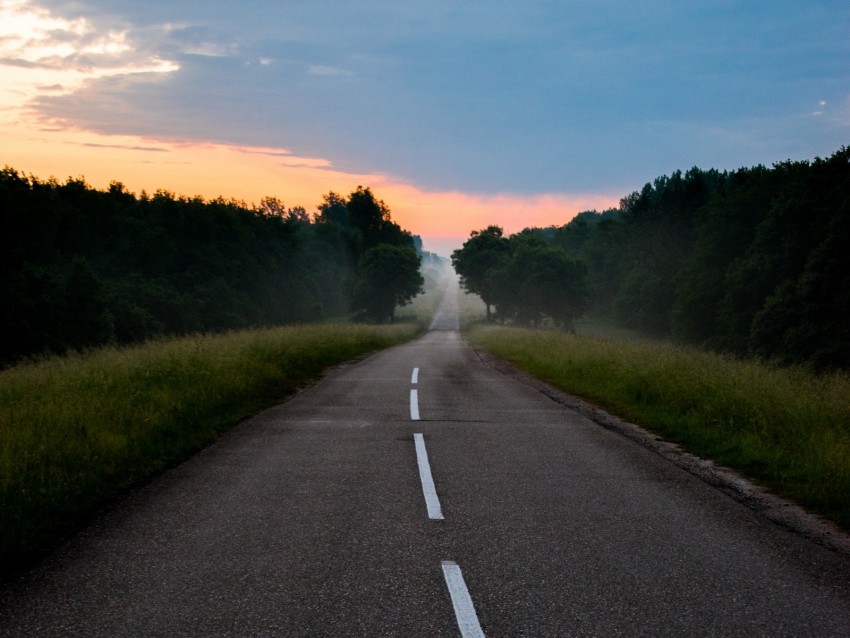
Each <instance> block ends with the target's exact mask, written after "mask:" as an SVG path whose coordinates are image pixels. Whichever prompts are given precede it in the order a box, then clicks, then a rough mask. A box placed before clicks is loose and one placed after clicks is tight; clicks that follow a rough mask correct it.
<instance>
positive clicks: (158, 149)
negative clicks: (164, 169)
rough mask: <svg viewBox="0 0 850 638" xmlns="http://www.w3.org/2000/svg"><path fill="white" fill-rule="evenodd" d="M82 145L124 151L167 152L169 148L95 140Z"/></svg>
mask: <svg viewBox="0 0 850 638" xmlns="http://www.w3.org/2000/svg"><path fill="white" fill-rule="evenodd" d="M82 146H87V147H89V148H114V149H120V150H124V151H144V152H148V153H167V152H168V149H166V148H161V147H155V146H139V145H124V144H97V143H95V142H83V143H82Z"/></svg>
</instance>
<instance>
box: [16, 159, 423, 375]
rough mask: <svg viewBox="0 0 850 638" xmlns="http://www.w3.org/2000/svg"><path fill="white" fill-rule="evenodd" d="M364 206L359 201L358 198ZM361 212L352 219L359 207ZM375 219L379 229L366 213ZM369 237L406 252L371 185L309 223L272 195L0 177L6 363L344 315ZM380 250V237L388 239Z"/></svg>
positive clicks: (327, 203) (324, 207) (404, 238)
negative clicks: (137, 189)
mask: <svg viewBox="0 0 850 638" xmlns="http://www.w3.org/2000/svg"><path fill="white" fill-rule="evenodd" d="M352 200H354V202H355V204H353V205H352V204H351V201H352ZM349 209H351V211H355V215H354V219H355V220H356V223H352V221H351V219H350V213H351V211H350V210H349ZM369 210H371V211H372V212H371V214H372V215H375V216H376V217H375V219H374V220H373V221H374V228H375V229H376V230H375V232H374V233H372V234H370V232H371V231H368V232H365V233H364V230H363V229H368V228H372V226H370V224H371V223H372V222H370V221H368V218H369V214H367V213H368V211H369ZM364 237H368V241H369V242H378V244H380V243H381V242H389V243H391V244H393V245H398V246H404V247H410V250H411V252H413V249H412V246H413V240H412V237H411V235H410V233H408V232H407V231H404V230H403V229H401V228H400V227H399V226H398V225H397V224H395V223H393V222H392V221H391V220H390V217H389V210H388V209H387V207H386V205H384V204H383V203H382V202H379V201H377V200H375V198H374V196H373V195H372V194H371V192H370V191H369V189H362V188H361V189H358V190H357V191H356V192H355V193H352V194H351V198H350V199H346V198H344V197H342V196H340V195H338V194H336V193H333V192H331V193H329V194H327V195H325V196H324V198H323V202H322V204H320V205H319V207H318V213H317V214H316V215H315V217H314V219H313V220H311V219H310V216H309V215H308V214H307V212H306V211H305V210H304V209H303V208H301V207H297V206H296V207H291V208H290V207H287V206H286V205H285V204H284V203H283V201H281V200H280V199H278V198H274V197H266V198H264V199H263V200H262V201H261V202H260V204H259V205H258V206H254V207H248V206H247V205H246V204H244V203H241V202H235V201H228V200H224V199H221V198H219V199H215V200H212V201H205V200H203V199H201V198H197V197H195V198H186V197H177V196H175V195H174V194H173V193H169V192H167V191H157V192H156V193H154V194H153V195H148V194H146V193H142V195H141V196H136V195H134V194H132V193H129V192H127V190H126V188H125V187H124V186H123V185H122V184H121V183H120V182H113V183H112V184H110V186H109V188H108V189H107V190H105V191H99V190H96V189H94V188H92V187H91V186H89V185H88V184H86V182H85V181H84V180H82V179H69V180H68V181H67V182H66V183H64V184H60V183H59V182H57V181H56V180H54V179H51V180H49V181H46V182H44V181H40V180H38V179H37V178H35V177H31V176H30V177H28V176H25V175H22V174H20V173H18V172H17V171H15V170H13V169H11V168H5V169H4V170H2V171H0V268H2V270H0V364H3V363H9V362H12V361H14V360H16V359H18V358H21V357H25V356H30V355H35V354H39V353H44V352H53V353H62V352H65V351H67V350H69V349H79V348H87V347H93V346H98V345H102V344H106V343H132V342H138V341H142V340H145V339H150V338H152V337H156V336H159V335H170V334H187V333H192V332H200V331H217V330H229V329H234V328H244V327H250V326H268V325H278V324H283V323H289V322H294V321H299V322H301V321H314V320H321V319H326V318H346V317H349V316H350V315H351V313H352V312H353V309H352V291H351V281H352V280H354V278H355V276H356V275H357V265H358V262H359V261H360V259H361V256H362V255H363V252H364V251H365V250H366V248H364ZM378 244H375V245H378Z"/></svg>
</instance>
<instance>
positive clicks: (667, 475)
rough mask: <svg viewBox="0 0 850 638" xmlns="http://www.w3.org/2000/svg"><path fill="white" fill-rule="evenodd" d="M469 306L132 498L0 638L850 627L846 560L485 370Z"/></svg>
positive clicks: (88, 533)
mask: <svg viewBox="0 0 850 638" xmlns="http://www.w3.org/2000/svg"><path fill="white" fill-rule="evenodd" d="M453 301H454V298H453V297H452V295H448V296H447V302H446V303H445V304H444V306H443V308H442V309H441V313H440V314H439V315H438V317H437V318H436V319H435V322H434V326H433V328H434V329H432V330H431V331H429V332H428V333H427V334H426V335H425V336H424V337H422V338H421V339H419V340H417V341H415V342H412V343H410V344H407V345H404V346H401V347H397V348H394V349H391V350H388V351H384V352H381V353H378V354H376V355H373V356H371V357H369V358H367V359H365V360H362V361H360V362H358V363H354V364H350V365H346V366H342V367H340V368H337V369H335V370H334V371H332V372H331V373H330V374H329V375H328V376H327V377H326V378H325V379H324V380H322V381H321V382H320V383H318V384H316V385H315V386H313V387H311V388H309V389H307V390H306V391H304V392H302V393H300V394H298V395H297V396H295V397H294V398H292V399H291V400H290V401H288V402H286V403H284V404H282V405H280V406H278V407H276V408H273V409H271V410H269V411H267V412H264V413H263V414H260V415H258V416H257V417H255V418H253V419H251V420H249V421H246V422H244V423H242V424H241V425H240V426H238V427H237V428H236V429H235V430H233V431H232V432H231V433H229V434H228V435H226V436H224V437H223V438H222V439H221V440H220V441H219V442H217V443H216V444H214V445H213V446H211V447H209V448H207V449H206V450H205V451H203V452H202V453H200V454H199V455H197V456H196V457H194V458H193V459H191V460H190V461H188V462H187V463H184V464H183V465H181V466H179V467H177V468H175V469H174V470H172V471H169V472H167V473H166V474H165V475H163V476H162V477H160V478H158V479H157V480H154V481H152V482H151V483H149V484H147V485H146V486H144V487H142V488H140V489H138V490H135V491H134V492H132V493H131V494H129V495H128V496H127V497H125V498H123V499H121V500H120V502H118V503H116V504H115V505H114V506H112V507H111V508H110V509H109V510H108V511H106V512H104V513H103V514H102V515H101V516H99V517H98V518H97V519H96V520H95V521H94V522H93V524H92V525H91V526H90V527H89V528H87V529H86V530H84V531H83V532H81V533H80V534H79V535H77V536H76V537H75V538H73V539H72V540H70V541H69V542H68V543H66V544H65V545H64V546H63V547H61V548H60V549H59V550H58V551H57V552H55V553H54V554H53V555H52V556H51V557H49V558H48V559H47V560H46V561H44V563H43V564H41V565H40V566H38V567H37V568H35V569H34V570H33V571H32V572H30V573H29V574H27V575H25V576H23V577H22V578H21V579H19V580H18V581H16V582H13V583H11V584H10V585H8V586H7V587H5V589H3V590H2V592H0V636H27V637H29V636H86V637H91V636H109V637H112V636H168V637H176V636H205V637H208V636H366V637H374V636H423V637H435V636H461V635H463V636H467V637H470V636H480V635H486V636H491V637H495V636H505V637H513V636H533V637H545V636H770V637H777V636H817V637H826V636H850V562H848V559H847V558H845V557H843V556H842V555H841V554H839V553H836V552H834V551H831V550H829V549H826V548H824V547H821V546H819V545H816V544H814V543H812V542H810V541H808V540H806V539H805V538H803V537H801V536H799V535H797V534H795V533H793V532H790V531H788V530H786V529H784V528H782V527H780V526H778V525H776V524H774V523H771V522H769V521H767V520H766V519H764V518H763V517H762V516H760V515H759V514H757V513H755V512H753V511H751V510H750V509H748V508H746V507H744V506H743V505H741V504H739V503H738V502H736V501H734V500H733V499H731V498H729V497H728V496H727V495H726V494H724V493H723V492H721V491H719V490H717V489H716V488H714V487H711V486H709V485H708V484H706V483H705V482H703V481H701V480H700V479H698V478H696V477H695V476H694V475H692V474H690V473H688V472H686V471H683V470H682V469H680V468H679V467H678V466H676V465H675V464H673V463H671V462H669V461H668V460H665V459H664V458H662V457H661V456H659V455H657V454H654V453H653V452H652V451H650V450H647V449H646V448H645V447H642V446H640V445H637V444H635V443H634V442H633V441H631V440H629V439H627V438H625V437H623V436H620V435H618V434H616V433H614V432H611V431H609V430H607V429H605V428H602V427H600V426H598V425H596V424H595V423H593V422H591V421H589V420H588V419H586V418H584V417H582V416H581V415H579V414H578V413H576V412H573V411H571V410H569V409H566V408H565V407H564V406H562V405H560V404H558V403H556V402H554V401H552V400H551V399H550V398H547V397H546V396H545V395H544V394H542V393H541V392H540V391H539V390H538V389H536V388H534V387H532V386H530V385H527V384H523V383H520V382H518V381H517V380H516V379H515V378H514V377H512V376H509V375H505V374H503V373H500V372H499V371H498V370H496V369H494V368H493V367H491V366H488V365H487V364H486V363H485V362H484V361H482V360H481V358H479V357H478V355H477V354H476V353H475V352H474V351H473V350H472V349H471V348H470V347H469V346H468V345H466V344H465V343H464V341H463V340H462V338H461V337H460V335H459V333H458V332H457V330H456V328H457V312H456V309H455V308H454V306H453V303H452V302H453ZM416 417H418V420H417V419H416ZM417 434H420V435H422V436H421V437H417V436H416V435H417ZM417 439H419V444H418V445H417V443H416V440H417ZM425 458H427V461H428V463H427V469H423V468H424V466H425V464H424V463H423V461H424V460H425ZM428 469H430V472H429V471H428ZM429 478H430V480H432V481H433V488H434V489H433V492H432V491H431V490H429V488H428V479H429ZM426 494H427V497H426ZM429 512H430V514H429ZM434 514H440V515H441V516H442V518H439V517H434V518H431V517H430V516H431V515H434ZM461 627H463V632H464V633H461Z"/></svg>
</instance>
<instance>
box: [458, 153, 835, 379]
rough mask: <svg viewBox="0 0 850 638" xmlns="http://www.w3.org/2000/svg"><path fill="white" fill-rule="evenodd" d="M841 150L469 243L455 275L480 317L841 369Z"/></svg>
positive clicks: (688, 180) (646, 192) (668, 180)
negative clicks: (584, 324)
mask: <svg viewBox="0 0 850 638" xmlns="http://www.w3.org/2000/svg"><path fill="white" fill-rule="evenodd" d="M848 216H850V147H844V148H841V149H839V150H838V151H837V152H835V153H834V154H833V155H832V156H831V157H829V158H826V159H821V158H816V159H815V160H814V161H812V162H808V161H800V162H792V161H786V162H781V163H778V164H775V165H774V166H773V167H772V168H767V167H764V166H756V167H753V168H741V169H738V170H736V171H733V172H725V171H724V172H720V171H717V170H701V169H699V168H692V169H690V170H688V171H687V172H685V173H682V172H681V171H676V172H675V173H673V174H672V175H670V176H663V177H659V178H657V179H655V180H654V181H653V182H652V183H647V184H646V185H645V186H644V187H643V188H642V189H641V190H639V191H635V192H633V193H631V194H630V195H627V196H626V197H623V198H622V199H621V200H620V205H619V207H617V208H614V209H611V210H607V211H603V212H601V213H600V212H597V211H586V212H584V213H580V214H579V215H578V216H576V217H575V218H574V219H573V220H572V221H570V222H569V223H567V224H565V225H563V226H559V227H558V226H552V227H549V228H526V229H525V230H523V231H521V232H519V233H515V234H513V235H510V236H505V235H503V232H502V229H501V228H500V227H498V226H488V227H486V228H484V229H482V230H473V231H471V233H470V237H469V239H468V240H467V241H466V243H465V244H464V245H463V247H462V248H461V249H459V250H457V251H455V252H454V253H453V255H452V262H453V263H454V265H455V268H456V269H457V272H458V274H460V276H461V277H462V280H463V284H464V286H465V287H466V289H467V290H468V291H470V292H474V293H477V294H478V295H480V296H481V298H482V299H483V300H484V302H485V307H486V309H487V314H488V316H492V317H493V318H494V319H495V320H497V321H500V322H504V323H510V324H515V325H527V326H540V325H556V326H562V327H564V328H566V329H573V328H576V326H577V325H578V323H579V322H580V321H581V320H582V317H583V316H588V317H591V318H592V319H595V320H597V321H600V322H602V323H604V324H608V325H611V326H615V327H618V328H622V329H628V330H633V331H638V332H640V333H642V334H644V335H646V336H649V337H653V338H656V339H672V340H676V341H678V342H680V343H686V344H689V345H693V346H697V347H702V348H707V349H711V350H713V351H716V352H724V353H729V354H732V355H734V356H737V357H758V358H761V359H764V360H766V361H775V362H778V363H780V364H794V365H800V364H803V365H807V366H812V367H814V368H816V369H817V370H821V371H826V370H840V369H845V370H847V369H850V321H848V317H850V294H848V287H847V285H846V282H847V281H848V280H850V223H848Z"/></svg>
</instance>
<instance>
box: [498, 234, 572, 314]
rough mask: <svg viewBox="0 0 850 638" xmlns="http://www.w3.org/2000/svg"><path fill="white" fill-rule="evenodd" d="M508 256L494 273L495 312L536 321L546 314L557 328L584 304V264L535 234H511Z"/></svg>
mask: <svg viewBox="0 0 850 638" xmlns="http://www.w3.org/2000/svg"><path fill="white" fill-rule="evenodd" d="M510 241H511V243H512V244H513V245H514V250H513V253H512V255H511V258H510V260H509V261H508V262H507V263H506V264H505V265H504V266H503V267H502V268H501V269H499V270H497V271H496V273H495V275H494V281H495V282H496V284H497V290H496V304H497V309H498V313H499V315H500V316H501V317H503V318H505V319H510V320H513V321H517V322H519V323H524V324H531V325H536V324H537V323H539V322H540V321H541V319H542V318H543V317H549V318H550V319H551V320H552V322H553V323H554V324H555V325H556V326H558V327H561V328H565V329H568V330H573V329H574V321H575V319H576V318H577V317H579V316H580V315H582V314H583V313H584V311H585V310H586V308H587V303H588V298H589V288H588V283H587V268H586V267H585V266H584V264H583V263H582V262H580V261H577V260H574V259H570V258H569V257H567V255H566V254H565V253H564V252H563V251H562V250H560V249H558V248H551V247H549V246H546V244H545V243H544V242H543V241H542V240H540V239H539V238H535V237H528V236H526V237H523V236H519V235H515V236H513V237H511V239H510Z"/></svg>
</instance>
